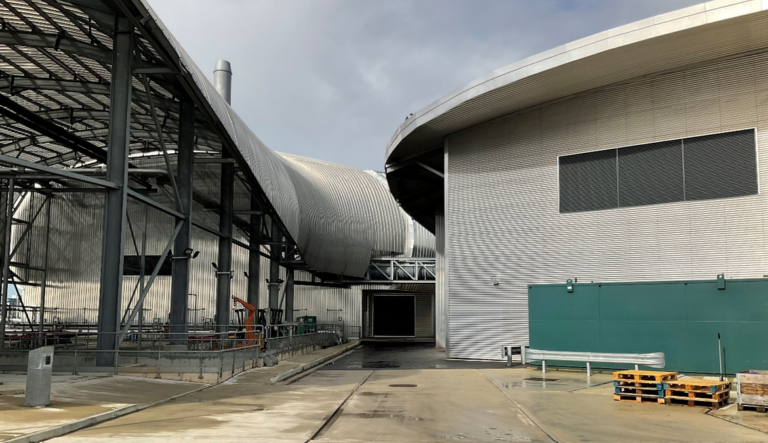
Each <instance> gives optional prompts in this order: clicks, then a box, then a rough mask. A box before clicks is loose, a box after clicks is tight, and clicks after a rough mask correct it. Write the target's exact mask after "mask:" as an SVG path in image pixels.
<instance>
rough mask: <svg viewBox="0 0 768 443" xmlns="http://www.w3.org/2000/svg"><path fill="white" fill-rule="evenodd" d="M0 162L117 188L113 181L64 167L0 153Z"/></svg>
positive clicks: (104, 186)
mask: <svg viewBox="0 0 768 443" xmlns="http://www.w3.org/2000/svg"><path fill="white" fill-rule="evenodd" d="M0 163H6V164H9V165H13V166H20V167H23V168H27V169H32V170H35V171H40V172H45V173H47V174H51V175H56V176H59V177H61V178H65V179H70V180H77V181H81V182H83V183H88V184H91V185H96V186H101V187H102V188H107V189H118V186H117V185H116V184H115V183H112V182H110V181H106V180H100V179H98V178H93V177H88V176H85V175H82V174H78V173H75V172H70V171H68V170H66V169H59V168H52V167H50V166H45V165H41V164H39V163H33V162H30V161H26V160H22V159H20V158H16V157H8V156H7V155H0Z"/></svg>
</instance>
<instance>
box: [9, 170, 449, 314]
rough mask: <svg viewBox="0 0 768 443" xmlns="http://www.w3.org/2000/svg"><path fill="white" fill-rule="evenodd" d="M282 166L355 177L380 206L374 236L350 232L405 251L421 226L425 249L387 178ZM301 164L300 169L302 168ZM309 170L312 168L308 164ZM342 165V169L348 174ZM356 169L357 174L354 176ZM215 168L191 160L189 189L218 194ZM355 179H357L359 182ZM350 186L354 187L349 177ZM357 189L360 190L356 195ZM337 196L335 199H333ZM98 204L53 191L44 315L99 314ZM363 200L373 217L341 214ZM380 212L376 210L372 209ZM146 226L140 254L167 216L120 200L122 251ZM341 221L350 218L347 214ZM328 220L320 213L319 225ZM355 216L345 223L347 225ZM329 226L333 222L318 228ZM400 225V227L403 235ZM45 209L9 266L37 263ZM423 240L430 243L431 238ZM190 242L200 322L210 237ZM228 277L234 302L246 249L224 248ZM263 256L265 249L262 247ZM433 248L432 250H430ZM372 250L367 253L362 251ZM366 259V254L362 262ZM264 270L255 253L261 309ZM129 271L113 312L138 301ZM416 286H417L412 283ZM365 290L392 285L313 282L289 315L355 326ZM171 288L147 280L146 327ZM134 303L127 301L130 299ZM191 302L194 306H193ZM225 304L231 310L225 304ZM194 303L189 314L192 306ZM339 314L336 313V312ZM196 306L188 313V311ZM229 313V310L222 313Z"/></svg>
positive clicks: (196, 209)
mask: <svg viewBox="0 0 768 443" xmlns="http://www.w3.org/2000/svg"><path fill="white" fill-rule="evenodd" d="M290 161H291V162H293V163H296V164H298V165H311V166H312V168H319V169H320V170H321V172H323V171H324V172H325V173H326V174H330V175H333V174H332V172H333V171H328V170H325V169H323V168H326V167H327V168H331V169H335V170H344V171H346V175H344V176H343V177H342V179H343V178H344V177H346V178H349V177H357V179H359V180H367V181H366V182H365V183H364V184H363V185H361V189H369V191H370V195H369V196H368V197H369V199H370V200H376V201H378V200H382V199H383V200H386V201H385V202H383V203H380V204H381V205H385V206H386V205H389V206H392V207H389V206H387V208H388V209H387V210H382V211H383V212H382V213H384V215H386V216H387V217H389V218H387V219H386V220H382V221H380V222H378V223H379V224H378V226H379V228H380V229H379V230H380V231H381V232H379V233H370V234H363V233H360V232H358V233H357V234H356V235H355V236H353V237H355V238H359V237H360V236H362V235H365V236H368V237H369V238H372V239H373V238H378V239H379V240H376V241H378V242H379V243H377V244H380V246H381V247H383V245H385V244H386V241H387V239H388V238H390V237H393V236H394V237H396V238H398V239H399V240H397V242H398V243H399V244H400V245H401V246H400V248H399V249H400V250H406V248H408V250H411V249H413V248H412V247H411V246H409V245H410V244H411V243H412V242H410V241H406V238H413V236H414V232H416V231H414V229H416V230H418V229H420V230H422V231H424V232H425V233H426V234H424V233H422V234H420V235H419V238H420V239H421V240H420V241H419V242H418V244H420V245H421V247H420V248H421V251H420V252H421V253H423V254H425V256H428V255H429V252H430V251H434V236H432V234H430V233H428V232H427V231H426V230H425V229H424V228H423V227H422V226H421V225H418V224H417V223H412V225H414V226H411V229H407V227H408V221H410V220H411V219H410V217H409V216H407V215H406V214H405V212H403V211H402V210H401V209H399V208H398V207H397V206H396V203H395V202H394V199H393V198H392V196H391V195H390V194H389V193H388V191H387V188H386V182H383V183H384V184H383V186H379V184H381V183H382V182H381V180H379V179H374V178H372V177H371V175H370V174H369V173H366V172H363V171H358V170H354V169H352V168H347V167H343V166H339V165H326V164H324V163H322V162H320V165H319V166H318V165H315V164H314V163H311V162H312V161H311V160H309V159H303V158H300V157H291V160H290ZM136 163H137V164H138V165H140V166H141V167H144V168H158V169H163V168H164V162H163V160H162V159H142V160H138V161H136ZM307 167H308V168H309V166H307ZM312 168H310V170H312V171H314V169H312ZM347 170H349V171H347ZM355 171H356V172H355ZM219 174H220V166H219V165H216V164H197V165H195V171H194V179H193V180H194V183H195V189H196V190H197V191H198V192H201V193H202V194H204V195H205V196H207V197H209V198H211V199H214V200H218V194H219V183H220V180H219ZM361 177H362V178H361ZM358 184H359V183H358ZM361 192H363V191H361ZM151 198H153V199H154V200H157V201H159V202H161V203H163V204H166V205H168V206H169V207H170V206H173V204H172V200H171V199H170V196H168V195H166V194H164V193H162V192H160V193H158V194H153V195H151ZM338 198H340V199H343V198H342V197H338ZM44 200H45V197H43V196H41V195H39V194H27V195H26V197H25V200H24V201H23V202H21V206H20V209H19V211H18V212H17V214H16V216H15V217H16V218H20V219H24V220H31V219H32V217H33V216H34V213H35V212H37V210H38V209H39V208H40V205H42V204H43V202H44ZM103 204H104V196H103V195H102V194H100V193H71V194H58V195H56V196H55V197H54V200H53V202H52V206H51V214H52V216H51V232H50V239H51V242H50V250H49V259H48V286H47V290H46V306H47V307H48V309H47V315H46V320H47V321H51V320H53V319H54V318H58V319H59V320H61V321H66V322H86V323H95V322H96V319H97V313H98V303H99V280H100V270H101V253H102V250H101V244H102V226H103ZM356 204H357V205H365V204H370V205H371V207H369V208H366V209H358V212H365V211H367V212H366V213H367V214H368V215H369V216H370V217H375V214H376V211H375V209H376V208H379V206H376V205H377V203H375V202H372V203H371V202H368V203H366V202H365V201H358V202H354V201H346V203H345V204H344V205H342V206H343V207H344V208H346V209H348V210H349V211H350V212H349V213H350V214H352V213H356V212H355V211H353V210H352V206H354V205H356ZM249 205H250V198H248V197H247V192H246V190H245V188H244V187H243V186H242V184H241V183H240V182H239V181H235V206H234V207H235V210H247V209H250V208H249ZM379 212H381V211H379ZM193 216H194V218H195V221H196V222H199V223H202V224H204V225H205V226H208V227H210V228H212V229H214V230H218V215H217V214H216V213H215V212H212V211H206V210H205V208H203V207H202V206H201V205H200V204H198V203H193ZM145 217H146V232H147V242H146V244H147V251H146V253H147V255H159V254H161V253H162V250H163V248H164V247H165V245H166V244H167V242H168V240H169V238H170V235H171V234H172V232H173V229H174V226H175V225H174V223H175V222H174V219H173V218H172V217H170V216H168V215H166V214H164V213H162V212H160V211H157V210H155V209H152V208H149V207H147V206H144V205H142V204H140V203H137V202H136V201H135V200H131V199H129V201H128V218H129V220H130V226H129V228H128V229H127V230H126V237H125V238H126V245H125V254H126V255H141V248H142V237H143V236H144V232H145ZM350 217H352V216H351V215H350ZM307 220H314V221H318V220H320V218H317V217H309V218H308V219H307ZM349 221H350V223H349V224H351V225H354V226H353V227H351V228H350V227H349V226H348V227H347V228H350V229H360V228H361V226H362V224H361V222H360V221H359V220H357V221H355V220H353V219H352V218H350V220H349ZM328 222H329V220H328V219H325V221H324V223H328ZM353 222H354V223H353ZM23 228H24V226H23V225H14V229H13V236H14V237H13V238H14V240H13V241H12V244H13V245H15V244H16V243H17V239H18V238H19V237H20V235H21V233H22V231H23ZM327 228H328V229H331V228H332V227H330V226H329V227H327ZM406 231H407V232H406ZM234 235H235V238H236V239H238V240H240V241H242V242H243V243H248V241H247V239H246V238H245V237H244V235H243V233H242V232H240V231H239V230H237V229H235V232H234ZM44 238H45V210H44V209H43V211H42V212H41V215H40V216H39V217H38V218H37V219H36V221H35V223H34V224H33V227H32V231H31V232H30V234H29V235H28V236H26V238H25V240H24V241H23V242H22V244H21V245H20V246H19V252H18V254H17V256H16V257H14V261H15V262H20V263H27V264H29V265H30V266H31V267H32V268H39V269H42V268H45V266H44V263H43V257H44V251H45V244H44V241H43V240H44ZM430 242H431V243H430ZM192 248H193V249H195V250H199V251H200V255H199V256H198V258H197V259H195V260H192V262H191V269H190V287H189V291H190V293H191V294H196V295H195V296H190V300H189V309H190V314H189V321H191V322H194V321H195V320H197V322H198V323H202V322H204V321H205V319H212V318H213V316H214V306H215V299H216V279H215V274H214V270H213V267H212V266H211V263H212V262H216V261H217V260H218V254H217V250H218V238H217V237H215V236H214V235H212V234H210V233H208V232H207V231H205V230H203V229H200V228H196V227H193V228H192ZM232 251H233V259H232V266H233V271H234V272H233V279H232V295H235V296H238V297H240V298H243V299H245V298H246V292H247V289H246V283H247V281H246V278H245V276H244V272H246V271H247V270H248V251H247V250H246V249H244V248H241V247H239V246H237V245H233V248H232ZM263 251H264V252H268V250H267V249H266V248H264V249H263ZM344 251H346V250H342V251H338V254H337V255H344V253H345V252H344ZM392 252H393V251H387V252H386V254H385V255H392ZM433 253H434V252H433ZM370 255H371V250H370V249H369V250H368V256H369V257H370ZM366 260H368V259H366ZM12 269H13V271H14V272H16V273H17V274H19V275H21V276H22V277H23V278H25V279H27V280H29V281H31V282H35V283H39V282H40V281H41V280H42V276H43V274H42V272H40V271H34V270H31V271H30V270H26V269H25V268H22V267H14V268H12ZM268 274H269V260H268V259H267V258H264V257H262V258H261V276H260V279H259V282H260V288H261V289H260V291H261V292H260V294H261V298H260V304H261V307H262V308H266V307H267V304H268V301H267V299H268V297H267V294H268V289H267V284H266V279H267V278H268ZM280 275H281V278H282V279H285V269H283V268H281V274H280ZM295 279H296V280H297V281H302V280H303V281H309V280H311V276H310V275H309V274H308V273H305V272H297V273H296V275H295ZM138 280H139V278H138V277H137V276H126V277H125V278H124V280H123V296H122V305H123V306H122V309H121V312H123V313H124V312H125V311H126V309H127V308H128V306H129V303H130V302H131V299H132V295H133V296H134V299H137V298H138V295H139V292H140V290H139V288H138V287H137V282H138ZM421 286H424V285H421ZM368 288H375V289H382V290H386V289H390V288H391V286H389V285H387V286H365V285H363V286H353V287H351V288H343V289H337V288H321V287H312V286H301V285H297V286H296V289H295V295H294V297H295V300H294V307H295V308H296V309H301V310H299V311H297V312H296V315H297V316H298V315H316V316H317V317H318V321H319V322H333V323H336V322H337V321H338V318H339V317H341V318H342V319H343V322H344V324H346V325H348V326H360V325H361V321H362V319H361V310H362V308H361V298H362V291H363V290H365V289H368ZM170 291H171V277H170V276H158V277H157V279H156V280H155V283H154V284H153V286H152V288H151V290H150V292H149V294H148V296H147V299H146V301H145V304H144V308H145V309H146V312H145V314H144V315H145V323H151V322H153V321H159V322H162V323H164V322H166V321H167V320H168V312H169V309H170ZM39 292H40V288H39V287H32V286H25V287H24V301H25V303H26V304H28V305H30V306H37V305H39ZM131 306H133V303H131ZM195 306H197V308H195ZM234 308H235V307H234V305H232V309H234ZM195 309H197V311H194V310H195ZM339 309H340V310H341V311H338V310H339ZM195 312H196V313H197V315H195ZM230 318H231V319H233V320H234V319H235V318H236V317H235V316H234V315H230Z"/></svg>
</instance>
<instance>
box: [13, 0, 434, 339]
mask: <svg viewBox="0 0 768 443" xmlns="http://www.w3.org/2000/svg"><path fill="white" fill-rule="evenodd" d="M0 89H2V93H1V94H0V165H3V166H5V167H4V168H0V180H2V182H3V185H2V191H4V192H2V195H3V197H4V198H3V200H2V201H0V204H1V205H2V210H0V228H2V229H0V231H1V232H2V233H3V234H4V235H2V236H1V237H2V241H0V243H2V245H5V247H3V248H2V249H4V250H5V251H6V253H5V257H4V260H3V273H4V276H6V277H7V278H5V279H4V281H3V286H4V287H3V292H2V294H3V300H2V306H3V311H5V308H6V305H7V298H8V295H7V294H8V288H7V286H8V281H9V279H16V280H15V281H18V282H19V283H28V284H40V283H37V282H34V281H27V282H25V281H23V279H21V278H20V276H19V275H18V274H19V273H18V272H14V269H17V270H18V268H19V267H20V266H23V264H21V263H18V262H14V261H13V260H12V257H13V255H14V253H15V252H16V251H11V250H10V246H9V245H10V241H11V231H12V228H11V226H12V225H13V224H17V220H16V219H14V215H13V214H14V211H15V210H17V209H18V206H19V205H20V200H21V199H20V198H19V196H20V195H22V194H24V193H30V192H33V193H37V194H41V195H43V196H46V198H47V200H46V202H47V203H48V207H49V208H50V197H51V196H52V195H56V194H59V193H68V194H74V193H103V194H104V195H105V206H104V224H103V232H100V233H98V232H94V233H92V235H94V236H101V237H102V257H101V260H102V263H101V278H100V281H101V289H100V291H101V296H100V302H99V331H112V332H116V331H118V330H119V329H122V330H123V332H124V333H125V332H127V330H128V328H129V327H130V325H131V324H133V323H134V322H135V321H136V316H137V315H139V312H137V311H139V309H134V310H133V311H132V312H131V313H130V314H129V315H128V316H125V317H123V318H122V319H121V313H120V312H119V310H120V308H119V305H120V299H121V282H122V276H123V256H124V251H125V250H126V246H125V244H126V232H127V228H129V226H128V225H129V224H130V221H129V220H127V217H128V215H127V213H128V210H127V206H128V201H129V200H130V201H132V202H138V203H141V204H143V205H146V206H147V207H149V208H152V210H154V211H158V212H160V213H162V214H164V216H166V217H169V218H170V219H171V220H174V221H173V226H175V227H174V228H173V229H172V230H171V233H170V236H169V238H165V239H164V240H163V241H162V243H163V244H165V247H164V248H163V249H162V253H161V254H160V256H159V261H158V263H157V266H156V267H155V269H154V270H153V272H152V273H151V274H148V275H147V277H148V284H147V285H146V287H143V289H142V291H141V293H140V295H139V297H138V302H137V305H136V306H142V303H143V300H144V298H145V297H146V295H147V294H148V292H149V290H150V287H151V286H152V283H153V282H154V280H155V278H156V277H157V275H158V273H159V271H160V267H161V264H162V262H164V261H165V260H166V259H167V258H170V257H172V258H173V283H172V291H171V292H172V293H171V308H170V311H171V319H170V320H171V324H172V325H182V326H180V327H178V328H177V329H173V327H172V331H171V333H172V335H173V334H176V335H173V336H174V337H177V338H178V337H182V335H183V334H184V332H185V330H184V328H183V324H184V322H185V316H186V313H187V310H188V306H187V303H188V300H187V297H188V294H187V292H188V291H187V289H188V279H189V273H190V265H189V262H190V260H189V258H190V256H191V255H192V254H193V253H194V250H193V245H192V244H191V243H190V240H191V230H192V228H193V227H194V228H197V229H202V230H204V231H205V232H207V233H209V234H211V235H214V236H217V237H218V238H219V244H218V254H219V255H218V260H217V262H218V264H217V265H216V264H214V266H215V267H216V276H217V277H219V278H218V279H217V285H216V293H217V296H216V324H217V325H220V326H221V325H227V324H228V323H229V311H230V308H229V305H230V304H231V297H230V295H231V293H230V291H231V289H230V287H231V283H229V279H228V278H227V276H228V277H229V278H230V279H231V276H232V272H233V269H232V263H231V257H232V245H237V246H239V247H241V248H244V249H246V250H248V251H249V254H250V259H249V263H250V265H249V272H248V274H250V275H251V277H248V278H249V284H248V300H249V301H250V302H253V301H254V300H256V301H257V300H258V297H259V284H258V279H259V275H260V269H259V266H260V265H259V262H260V260H261V257H262V256H267V257H269V259H270V270H269V276H270V277H269V289H268V291H269V307H270V308H273V307H276V306H277V304H278V296H279V287H280V284H282V281H283V280H282V278H281V274H280V268H281V267H282V268H285V269H288V275H287V277H286V280H287V281H289V282H293V271H294V270H302V271H308V272H311V273H312V275H313V276H317V277H318V278H319V279H320V280H318V283H322V278H323V276H332V278H335V279H337V280H343V279H345V278H352V279H355V278H363V277H365V275H366V273H367V272H368V270H369V267H370V263H371V258H372V257H374V256H380V257H392V256H402V255H404V254H408V253H409V252H410V251H409V250H408V249H411V250H413V249H414V245H419V246H423V245H424V244H425V240H424V238H425V235H428V234H426V231H424V232H421V231H419V232H420V234H419V235H416V234H414V232H416V231H418V229H415V228H414V224H413V223H412V221H411V220H410V219H409V217H407V216H405V214H404V213H403V212H402V211H401V210H400V208H399V207H398V205H397V204H396V203H395V202H394V201H393V200H392V198H391V195H390V194H389V193H388V191H387V189H386V187H385V186H382V181H381V177H379V176H377V175H376V174H372V173H369V172H365V171H360V170H356V169H354V168H348V167H344V166H341V165H334V164H330V163H327V162H322V161H317V160H312V159H306V158H301V157H296V156H290V155H287V154H278V153H276V152H274V151H272V150H271V149H269V148H268V147H267V146H266V145H265V144H264V143H263V142H261V140H259V138H258V137H257V136H256V135H255V134H254V133H253V131H251V130H250V129H249V128H248V126H247V125H246V124H245V122H244V121H243V120H242V119H241V118H240V117H239V116H238V115H237V113H236V112H235V111H234V110H233V109H232V107H231V106H230V104H229V103H228V102H227V100H226V99H225V98H224V97H222V96H221V94H220V93H219V92H218V91H217V90H216V88H215V87H214V85H212V84H211V83H210V82H209V81H208V79H207V78H206V76H205V75H204V74H203V71H202V70H201V69H200V68H198V67H197V66H196V65H195V63H194V62H193V61H192V60H191V58H190V57H189V55H188V54H187V53H186V52H185V51H184V49H183V48H182V47H181V45H180V44H179V43H178V42H177V41H176V40H175V38H174V37H173V35H171V33H170V32H169V31H168V29H167V28H166V27H165V26H164V25H163V23H162V22H161V21H160V20H159V18H158V17H157V15H156V14H155V13H154V12H153V11H152V9H151V8H150V7H149V5H148V3H147V2H146V1H145V0H62V1H58V0H0ZM196 167H197V168H203V169H205V171H206V172H207V173H210V172H211V171H217V172H218V174H217V175H218V177H217V178H218V183H211V181H210V180H208V182H206V183H204V184H203V183H195V181H194V179H193V177H194V176H195V174H193V173H192V172H193V169H195V168H196ZM208 176H209V177H210V174H208ZM215 181H216V180H214V182H215ZM211 191H214V192H211ZM8 195H13V196H14V197H15V198H12V199H8V198H7V196H8ZM243 196H246V197H245V202H243V201H242V200H243ZM48 210H49V211H50V209H48ZM40 211H41V210H40ZM201 212H202V213H203V215H201V214H200V213H201ZM210 214H215V215H218V224H213V225H212V224H211V223H210V222H209V221H206V219H207V218H209V217H208V216H210ZM35 217H36V216H35ZM24 235H26V231H24V233H23V234H22V237H23V236H24ZM416 237H418V240H415V238H416ZM46 242H47V240H46ZM166 242H167V243H166ZM429 242H430V240H429V239H427V240H426V244H429ZM2 245H0V246H2ZM134 246H135V245H134ZM46 254H47V252H46ZM29 270H31V271H35V272H41V273H42V274H43V275H44V274H45V272H44V270H43V269H31V268H30V269H29ZM39 278H42V279H43V280H44V279H45V277H44V276H43V277H38V280H39ZM313 282H314V277H313ZM297 283H299V282H297ZM42 286H43V287H45V282H44V281H43V283H42ZM291 291H292V289H291ZM43 292H44V291H43ZM43 299H44V296H43ZM2 314H3V315H2V317H3V319H5V318H6V315H4V314H5V312H3V313H2ZM4 325H5V322H3V328H2V329H0V343H2V338H3V337H2V335H3V333H4ZM110 337H111V338H108V339H101V337H100V341H99V349H101V350H108V349H114V348H115V347H116V346H119V340H117V339H116V336H114V335H113V336H110Z"/></svg>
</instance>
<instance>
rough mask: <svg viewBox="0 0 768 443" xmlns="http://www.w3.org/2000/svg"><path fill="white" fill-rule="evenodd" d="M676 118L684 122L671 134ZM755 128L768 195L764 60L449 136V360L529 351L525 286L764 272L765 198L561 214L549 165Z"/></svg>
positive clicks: (767, 66) (594, 96) (767, 257)
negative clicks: (503, 350)
mask: <svg viewBox="0 0 768 443" xmlns="http://www.w3.org/2000/svg"><path fill="white" fill-rule="evenodd" d="M713 79H714V80H713ZM676 88H677V89H682V91H684V93H674V94H673V93H671V92H670V91H672V92H674V91H675V90H676ZM711 103H716V105H712V104H711ZM681 105H682V106H681ZM671 110H674V112H682V116H681V118H675V119H674V122H675V123H674V124H673V125H672V126H668V123H665V121H668V118H669V115H670V112H672V111H671ZM752 127H756V128H757V147H758V165H757V166H758V170H759V174H758V178H759V185H760V186H761V187H763V189H765V186H766V185H768V181H766V180H768V178H767V177H768V153H766V152H765V149H763V147H764V146H768V55H766V54H758V55H753V56H748V57H742V58H739V59H733V60H728V61H721V62H716V63H711V64H709V65H706V66H701V67H699V68H697V69H694V70H688V71H684V72H679V73H667V74H665V75H664V76H660V77H657V78H653V79H639V80H637V81H635V82H632V83H629V84H626V85H620V86H615V87H611V88H606V89H604V90H599V91H594V92H592V93H590V94H586V95H583V96H579V97H574V98H571V99H569V100H565V101H562V102H558V103H553V104H550V105H548V106H545V107H542V108H538V109H534V110H530V111H528V112H525V113H521V114H517V115H513V116H509V117H508V118H505V119H501V120H498V121H494V122H492V123H488V124H486V125H483V126H480V127H477V128H475V129H473V130H468V131H465V132H461V133H458V134H456V135H454V136H452V137H449V138H448V139H446V144H445V145H446V149H447V153H448V155H449V156H450V162H448V167H447V168H446V171H447V174H446V176H447V177H448V180H447V182H446V186H447V191H446V203H447V208H448V209H447V211H446V214H447V216H446V225H447V231H448V235H447V248H448V249H447V251H448V254H447V256H448V260H449V268H450V272H449V281H450V299H449V302H450V323H449V334H450V356H451V357H458V358H490V359H498V358H499V351H498V350H499V347H500V346H502V345H514V344H521V345H522V344H527V343H528V318H527V316H528V313H527V285H529V284H539V283H564V282H565V281H566V279H568V278H578V280H579V281H585V282H589V281H595V282H621V281H657V280H665V281H668V280H686V279H712V278H713V277H714V276H715V275H717V274H719V273H721V272H724V273H725V274H726V276H728V277H733V278H750V277H762V275H764V274H765V269H766V268H767V267H768V250H767V249H766V246H767V245H766V244H767V243H768V238H767V237H766V233H768V198H766V197H765V196H764V194H758V195H751V196H745V197H735V198H723V199H717V200H696V201H688V202H674V203H664V204H656V205H652V206H636V207H630V208H618V209H610V210H603V211H590V212H579V213H567V214H560V213H559V206H558V185H557V180H558V172H557V166H558V165H557V157H558V156H562V155H570V154H578V153H583V152H589V151H598V150H604V149H613V148H617V147H623V146H633V145H638V144H641V143H653V142H660V141H663V140H669V139H681V138H686V137H697V136H702V135H707V134H712V133H719V132H727V131H737V130H742V129H745V128H752ZM659 134H661V135H659ZM438 238H439V236H438ZM478 269H482V271H478ZM494 275H495V276H497V279H498V282H499V285H498V286H494V285H493V284H492V283H491V281H490V278H489V277H490V276H494ZM438 293H439V289H438ZM438 300H439V297H438Z"/></svg>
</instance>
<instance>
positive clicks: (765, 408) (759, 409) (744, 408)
mask: <svg viewBox="0 0 768 443" xmlns="http://www.w3.org/2000/svg"><path fill="white" fill-rule="evenodd" d="M736 407H737V408H738V409H739V411H755V412H762V413H765V412H768V406H765V405H737V406H736Z"/></svg>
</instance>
